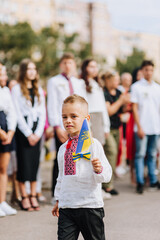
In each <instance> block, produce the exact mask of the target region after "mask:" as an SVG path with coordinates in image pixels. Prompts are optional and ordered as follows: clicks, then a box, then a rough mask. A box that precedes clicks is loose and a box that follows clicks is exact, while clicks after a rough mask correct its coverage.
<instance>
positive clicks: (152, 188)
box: [149, 181, 160, 191]
mask: <svg viewBox="0 0 160 240" xmlns="http://www.w3.org/2000/svg"><path fill="white" fill-rule="evenodd" d="M157 189H160V183H159V182H158V181H157V182H156V183H152V184H150V188H149V190H150V191H155V190H157Z"/></svg>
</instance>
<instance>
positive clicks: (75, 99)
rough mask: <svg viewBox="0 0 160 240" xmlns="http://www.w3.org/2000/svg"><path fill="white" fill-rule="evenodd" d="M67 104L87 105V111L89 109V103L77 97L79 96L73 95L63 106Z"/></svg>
mask: <svg viewBox="0 0 160 240" xmlns="http://www.w3.org/2000/svg"><path fill="white" fill-rule="evenodd" d="M66 103H81V104H82V105H83V104H84V105H86V106H87V109H88V102H87V101H86V100H85V99H84V98H83V97H81V96H79V95H77V94H73V95H71V96H69V97H67V98H66V99H65V100H64V102H63V104H66Z"/></svg>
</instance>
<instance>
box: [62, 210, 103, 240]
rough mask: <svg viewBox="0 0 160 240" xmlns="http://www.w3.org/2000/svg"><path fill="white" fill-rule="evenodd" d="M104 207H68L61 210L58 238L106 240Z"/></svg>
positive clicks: (68, 239) (63, 239) (66, 239)
mask: <svg viewBox="0 0 160 240" xmlns="http://www.w3.org/2000/svg"><path fill="white" fill-rule="evenodd" d="M103 217H104V209H103V208H78V209H73V208H72V209H71V208H66V209H62V208H60V210H59V218H58V240H77V239H78V236H79V233H80V232H81V233H82V235H83V237H84V239H85V240H105V233H104V222H103Z"/></svg>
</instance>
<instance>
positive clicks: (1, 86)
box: [0, 64, 17, 217]
mask: <svg viewBox="0 0 160 240" xmlns="http://www.w3.org/2000/svg"><path fill="white" fill-rule="evenodd" d="M7 79H8V77H7V73H6V69H5V67H4V66H2V65H1V64H0V217H4V216H6V215H15V214H17V211H16V210H15V209H14V208H12V207H11V206H9V205H8V204H7V203H6V191H7V168H8V164H9V160H10V153H11V151H13V150H14V147H15V146H14V144H13V141H12V139H13V136H14V132H15V128H16V124H17V119H16V112H15V109H14V106H13V103H12V98H11V95H10V91H9V89H8V88H7V87H6V83H7Z"/></svg>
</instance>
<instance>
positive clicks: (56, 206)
mask: <svg viewBox="0 0 160 240" xmlns="http://www.w3.org/2000/svg"><path fill="white" fill-rule="evenodd" d="M52 215H53V216H57V217H59V208H58V202H56V204H55V205H54V207H53V210H52Z"/></svg>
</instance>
